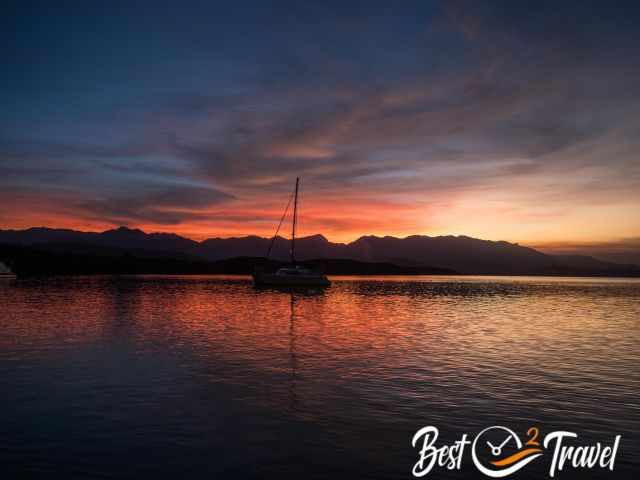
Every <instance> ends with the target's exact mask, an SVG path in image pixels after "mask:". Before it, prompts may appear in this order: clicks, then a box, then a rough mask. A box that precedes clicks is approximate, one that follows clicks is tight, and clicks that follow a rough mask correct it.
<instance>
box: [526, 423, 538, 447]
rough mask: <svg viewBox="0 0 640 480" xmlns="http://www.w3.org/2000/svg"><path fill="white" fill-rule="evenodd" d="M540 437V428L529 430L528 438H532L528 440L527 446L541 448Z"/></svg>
mask: <svg viewBox="0 0 640 480" xmlns="http://www.w3.org/2000/svg"><path fill="white" fill-rule="evenodd" d="M538 435H540V430H538V427H531V428H530V429H529V430H527V436H528V437H531V438H530V439H529V440H527V443H525V445H528V446H531V447H539V446H540V442H538Z"/></svg>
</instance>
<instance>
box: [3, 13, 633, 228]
mask: <svg viewBox="0 0 640 480" xmlns="http://www.w3.org/2000/svg"><path fill="white" fill-rule="evenodd" d="M419 7H420V6H419V5H417V4H416V5H413V6H411V7H403V8H402V9H401V10H399V11H395V12H396V14H395V15H391V16H390V15H388V13H389V12H388V10H387V9H384V8H380V9H379V8H377V6H376V5H373V4H372V5H370V6H369V8H368V9H367V11H366V13H367V15H361V14H360V11H358V14H355V12H353V11H350V12H342V13H343V14H341V13H340V12H339V11H336V8H337V7H336V6H335V5H331V6H327V7H326V8H324V7H323V8H318V9H314V12H315V14H314V16H313V17H312V18H310V17H308V16H305V11H299V10H297V9H296V10H295V12H294V13H292V16H293V18H295V22H293V23H292V24H290V25H286V28H285V26H284V25H283V29H282V30H278V29H274V28H270V29H267V30H278V32H280V33H273V32H270V31H269V32H265V31H263V30H264V26H261V25H260V22H257V24H256V25H253V24H252V25H253V26H254V27H255V29H256V31H258V32H260V34H261V35H258V37H259V38H257V39H254V38H252V37H251V36H250V35H248V33H250V32H243V33H244V34H245V35H244V37H243V38H242V41H240V37H239V36H238V37H237V40H238V41H237V42H235V43H233V42H231V43H230V46H229V47H226V48H228V50H227V49H225V48H222V47H220V48H218V47H217V45H218V44H217V43H216V44H215V46H216V47H215V48H214V47H213V46H212V44H210V43H208V40H207V39H209V37H208V36H207V35H206V33H207V32H209V31H210V30H215V29H213V28H209V26H208V25H207V28H206V29H205V30H203V31H199V30H198V28H199V27H200V24H199V23H196V24H194V25H193V29H194V30H195V31H191V30H189V31H186V32H183V31H182V29H181V28H178V29H177V30H176V31H178V32H181V38H172V40H173V41H174V43H172V42H170V41H168V42H167V44H170V45H174V44H175V45H181V44H182V43H181V42H182V41H188V45H189V49H188V50H187V51H182V55H178V54H177V53H176V51H168V52H167V55H166V63H167V65H171V66H172V67H174V68H172V70H173V71H175V72H182V73H179V74H178V73H176V74H175V75H176V76H174V77H169V78H167V79H164V78H161V79H160V80H162V83H158V82H160V80H158V75H152V74H151V73H149V74H148V75H146V74H145V72H144V71H141V70H137V72H138V75H140V79H137V78H136V79H129V80H130V81H123V83H122V84H119V85H118V88H116V87H115V86H113V87H104V88H105V91H104V92H102V91H99V92H98V91H95V92H92V96H91V98H92V99H96V98H99V99H103V101H104V102H105V105H106V106H104V105H102V104H99V108H95V110H93V109H91V108H89V107H88V106H84V104H82V108H81V109H80V113H78V111H77V109H78V107H77V106H76V110H74V109H73V108H70V107H69V108H63V107H59V110H55V108H53V107H50V110H53V111H54V112H58V114H57V115H54V114H51V113H50V112H49V113H47V111H46V109H45V108H42V109H41V110H42V118H36V119H33V118H32V117H29V116H28V115H27V116H25V115H21V116H20V122H19V125H20V128H17V127H12V126H11V125H10V123H11V122H8V121H7V120H6V119H5V121H0V139H2V142H1V145H0V184H1V185H3V186H4V187H5V188H6V187H9V186H11V187H13V188H17V189H21V190H22V191H24V192H31V191H34V190H40V191H41V195H42V196H43V197H46V196H47V195H49V196H50V197H54V196H56V195H57V194H60V193H61V192H64V193H65V196H64V198H65V199H66V200H65V202H66V206H67V207H68V208H69V210H71V211H73V212H74V213H72V214H70V215H76V216H77V217H78V218H79V219H84V220H87V221H98V220H104V221H108V222H112V223H116V224H119V223H127V224H136V222H145V223H151V224H154V225H157V226H159V227H162V226H163V225H176V226H179V227H180V228H184V229H189V230H196V229H198V228H199V229H212V230H213V231H216V230H217V229H218V228H220V229H223V230H224V231H225V232H228V231H234V229H235V231H237V232H244V231H246V229H248V228H251V229H257V230H260V231H257V232H256V233H267V232H266V231H267V230H268V229H270V225H271V223H272V222H273V221H274V219H275V220H276V221H277V218H278V217H279V211H280V209H281V206H282V205H283V204H284V202H285V201H286V198H287V196H288V194H289V192H290V189H291V186H292V181H293V178H295V176H301V177H303V187H304V188H303V199H304V202H305V203H304V206H305V212H307V223H306V225H307V226H309V228H310V229H313V230H311V231H310V232H309V233H315V231H322V232H324V233H333V234H334V235H336V236H340V237H341V238H345V236H347V237H349V236H356V235H357V234H359V233H379V234H384V233H398V231H403V232H407V233H416V232H427V231H433V230H438V231H444V232H445V233H446V232H447V230H449V231H456V232H458V233H478V234H482V236H484V237H486V238H492V237H494V235H498V234H499V235H504V232H508V231H511V232H516V233H512V234H511V236H510V237H509V239H514V240H522V238H518V236H519V235H525V234H526V235H537V236H545V238H546V237H548V236H549V235H551V233H547V231H548V230H551V231H553V232H561V231H562V225H563V224H564V223H565V222H567V221H571V222H573V223H572V224H574V225H576V224H578V223H579V221H580V222H583V217H584V211H585V210H586V209H588V208H591V207H593V206H600V205H613V206H616V205H620V206H621V207H620V210H621V211H622V209H623V208H624V211H628V210H629V205H628V204H629V203H630V202H631V203H633V202H635V203H640V198H639V195H640V194H638V193H637V192H640V164H639V163H640V162H639V156H638V151H640V145H638V143H639V142H638V140H637V139H638V138H640V135H639V134H640V101H638V99H639V98H640V67H639V66H638V64H637V62H633V61H631V59H633V58H635V57H636V56H637V45H638V44H639V42H636V41H633V40H639V41H640V39H638V38H637V37H638V36H639V34H638V32H637V29H636V28H635V25H632V24H630V22H629V17H632V16H633V15H631V14H630V13H629V12H628V11H626V10H625V8H626V7H619V9H616V8H614V7H612V6H608V5H602V4H601V3H598V4H594V3H593V2H579V3H576V2H563V3H562V4H558V3H557V2H553V3H551V2H542V3H540V4H539V5H537V6H536V7H535V8H532V7H527V8H525V7H523V5H522V4H520V5H517V6H516V5H515V4H514V2H489V3H487V2H482V3H480V2H447V3H446V4H443V5H442V6H438V7H436V8H434V7H431V10H429V9H426V10H425V9H423V8H419ZM398 8H400V7H398ZM285 10H286V9H285ZM216 18H217V17H216ZM184 20H185V19H184V18H181V22H182V21H184ZM250 20H251V19H247V22H248V23H250ZM258 20H259V19H258ZM165 21H166V22H168V23H169V25H173V24H172V23H171V19H165ZM270 21H271V22H275V23H274V24H277V22H280V21H282V18H280V16H279V15H272V17H270ZM187 23H188V22H187ZM205 23H206V22H205ZM180 25H183V24H182V23H180ZM165 26H166V25H165ZM174 27H176V25H174ZM149 28H151V26H150V27H149ZM221 28H222V27H221ZM168 31H169V32H172V31H173V30H172V29H171V28H168ZM225 32H226V31H225ZM282 32H285V33H282ZM227 33H228V34H229V35H231V37H229V38H236V37H233V35H235V34H236V33H235V32H227ZM262 34H264V35H262ZM216 35H221V34H220V33H219V32H218V33H216ZM225 35H226V33H225ZM182 36H184V37H186V39H183V38H182ZM170 40H171V39H170ZM133 47H135V45H132V48H133ZM134 50H135V49H134ZM132 51H133V50H132ZM146 51H147V50H145V52H146ZM178 53H179V52H178ZM187 53H188V55H187ZM178 57H179V58H178ZM185 58H188V60H189V62H191V63H188V65H190V66H191V67H192V70H188V69H187V70H186V71H184V72H183V70H181V69H180V68H178V67H183V66H184V65H185V63H184V62H185ZM164 61H165V59H164V57H163V62H164ZM145 65H146V63H145ZM78 68H80V67H78ZM103 68H104V66H103ZM167 70H168V68H167ZM123 71H124V72H129V71H130V70H128V69H123ZM162 71H163V72H164V71H165V70H162ZM196 74H197V75H196ZM52 75H53V73H52ZM125 80H127V79H126V78H125ZM143 80H144V81H143ZM165 80H166V83H165V82H164V81H165ZM139 82H142V85H143V87H144V88H141V89H140V90H137V91H136V90H134V91H133V93H131V92H128V89H129V88H131V89H133V88H134V87H133V86H135V85H138V83H139ZM125 87H126V88H125ZM62 93H64V92H62ZM90 93H91V92H90ZM131 97H133V98H134V99H135V101H131V102H130V101H128V100H130V99H131ZM56 98H57V97H56ZM73 98H74V99H75V98H76V97H75V96H74V97H73ZM83 98H84V97H83ZM48 101H51V100H50V99H48ZM92 101H94V100H92ZM43 103H46V102H43ZM47 105H49V104H47ZM92 105H93V103H92ZM49 106H50V105H49ZM38 111H40V109H39V110H38ZM60 112H62V113H60ZM60 117H62V118H63V120H64V121H63V122H61V123H60V124H58V122H56V121H55V120H56V119H57V118H60ZM25 118H26V120H25ZM30 118H31V121H29V119H30ZM70 199H71V200H70ZM469 212H472V215H473V217H474V218H469V215H470V213H469ZM576 212H578V213H580V215H582V216H581V217H580V219H579V221H578V217H577V215H578V213H576ZM18 215H19V214H18V213H16V216H18ZM381 215H384V216H385V217H386V218H385V219H382V218H381ZM602 215H605V214H604V213H603V214H602ZM607 215H608V214H607ZM243 216H246V217H244V218H247V219H249V222H248V223H247V222H243V221H241V219H242V218H243ZM476 217H482V218H484V219H485V221H484V222H483V223H484V225H480V224H479V223H480V222H478V224H477V225H476V224H474V221H475V219H476ZM12 218H13V220H12V219H11V218H9V219H7V220H6V222H8V223H11V222H15V217H12ZM597 220H599V221H600V222H604V223H606V222H608V220H607V219H606V218H604V217H602V218H599V219H594V221H597ZM367 221H368V222H369V223H368V224H367ZM543 223H544V226H543V225H542V224H543ZM525 224H526V225H525ZM607 224H608V223H607ZM247 225H249V226H247ZM367 225H369V226H367ZM465 226H468V227H467V228H469V229H470V230H471V231H467V230H466V229H465ZM623 227H625V226H624V225H622V224H621V225H620V229H623ZM474 229H475V230H474ZM374 230H375V232H374ZM585 230H589V233H588V234H589V235H591V236H593V231H594V230H595V227H591V228H588V229H587V228H586V227H585ZM625 231H626V230H625ZM627 233H628V232H627ZM625 234H626V233H625ZM553 235H556V233H553ZM582 235H587V234H582ZM620 235H622V233H620Z"/></svg>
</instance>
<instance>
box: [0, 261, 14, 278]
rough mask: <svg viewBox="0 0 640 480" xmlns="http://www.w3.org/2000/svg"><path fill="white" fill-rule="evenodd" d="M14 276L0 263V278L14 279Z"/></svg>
mask: <svg viewBox="0 0 640 480" xmlns="http://www.w3.org/2000/svg"><path fill="white" fill-rule="evenodd" d="M15 277H16V274H15V273H13V272H12V271H11V269H10V268H9V267H7V266H6V265H5V264H4V263H2V262H0V278H15Z"/></svg>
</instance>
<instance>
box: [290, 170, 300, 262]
mask: <svg viewBox="0 0 640 480" xmlns="http://www.w3.org/2000/svg"><path fill="white" fill-rule="evenodd" d="M299 183H300V177H296V193H295V196H294V200H293V225H292V227H291V263H292V264H294V265H295V263H296V223H297V222H298V184H299Z"/></svg>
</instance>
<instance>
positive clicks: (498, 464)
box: [491, 448, 542, 467]
mask: <svg viewBox="0 0 640 480" xmlns="http://www.w3.org/2000/svg"><path fill="white" fill-rule="evenodd" d="M540 452H542V449H541V448H525V449H524V450H521V451H519V452H516V453H514V454H513V455H511V456H509V457H507V458H503V459H502V460H496V461H495V462H491V464H492V465H495V466H496V467H506V466H507V465H511V464H512V463H516V462H517V461H518V460H520V459H522V458H525V457H528V456H529V455H533V454H534V453H540Z"/></svg>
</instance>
